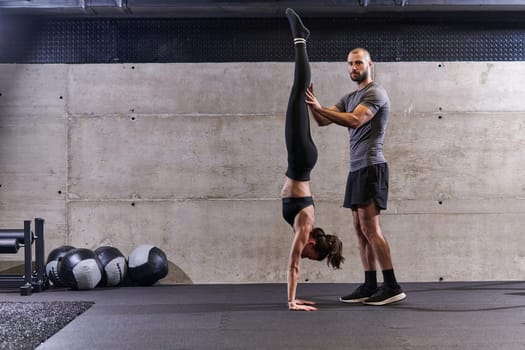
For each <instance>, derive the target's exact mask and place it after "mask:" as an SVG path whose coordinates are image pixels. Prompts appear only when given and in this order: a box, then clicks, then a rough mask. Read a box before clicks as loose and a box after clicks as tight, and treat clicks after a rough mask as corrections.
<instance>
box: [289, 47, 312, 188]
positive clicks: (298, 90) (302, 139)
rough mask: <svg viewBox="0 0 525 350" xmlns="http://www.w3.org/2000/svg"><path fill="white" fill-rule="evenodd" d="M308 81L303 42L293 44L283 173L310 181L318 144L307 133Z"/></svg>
mask: <svg viewBox="0 0 525 350" xmlns="http://www.w3.org/2000/svg"><path fill="white" fill-rule="evenodd" d="M309 84H310V63H309V61H308V54H307V52H306V44H295V72H294V81H293V86H292V91H291V93H290V99H289V101H288V109H287V111H286V124H285V130H284V133H285V137H286V149H287V151H288V169H287V170H286V176H288V177H289V178H290V179H292V180H297V181H309V180H310V172H311V171H312V169H313V167H314V165H315V163H316V162H317V148H316V147H315V144H314V142H313V140H312V136H311V135H310V119H309V117H308V107H307V106H306V103H305V99H306V95H305V92H306V89H307V88H308V85H309Z"/></svg>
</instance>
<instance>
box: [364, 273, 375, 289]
mask: <svg viewBox="0 0 525 350" xmlns="http://www.w3.org/2000/svg"><path fill="white" fill-rule="evenodd" d="M365 287H366V288H368V289H372V290H375V289H377V274H376V272H375V271H365Z"/></svg>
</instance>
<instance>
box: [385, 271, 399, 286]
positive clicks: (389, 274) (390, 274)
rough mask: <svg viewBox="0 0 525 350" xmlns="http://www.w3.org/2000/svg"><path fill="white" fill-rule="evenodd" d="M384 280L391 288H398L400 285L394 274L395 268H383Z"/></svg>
mask: <svg viewBox="0 0 525 350" xmlns="http://www.w3.org/2000/svg"><path fill="white" fill-rule="evenodd" d="M383 282H385V284H386V285H387V286H389V287H391V288H397V287H398V286H399V285H398V284H397V281H396V276H395V275H394V269H392V270H383Z"/></svg>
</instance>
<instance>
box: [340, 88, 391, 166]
mask: <svg viewBox="0 0 525 350" xmlns="http://www.w3.org/2000/svg"><path fill="white" fill-rule="evenodd" d="M360 104H362V105H363V106H365V107H367V108H368V109H369V110H370V111H371V112H372V114H373V115H374V116H373V117H372V119H370V120H369V121H368V122H367V123H365V124H363V125H361V126H360V127H359V128H357V129H352V128H348V132H349V135H350V171H356V170H359V169H362V168H365V167H367V166H369V165H374V164H380V163H386V160H385V157H384V155H383V140H384V138H385V130H386V125H387V122H388V114H389V112H390V99H389V98H388V94H387V93H386V90H385V89H384V88H383V87H382V86H380V85H378V84H376V83H374V82H371V83H370V84H368V85H367V86H366V87H364V88H363V89H361V90H356V91H354V92H351V93H349V94H346V95H344V96H343V97H342V98H341V99H340V100H339V102H338V103H336V104H335V106H336V107H337V109H339V110H340V111H341V112H353V111H354V109H355V108H356V107H357V106H358V105H360Z"/></svg>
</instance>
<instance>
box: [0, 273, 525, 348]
mask: <svg viewBox="0 0 525 350" xmlns="http://www.w3.org/2000/svg"><path fill="white" fill-rule="evenodd" d="M355 287H356V285H355V284H301V285H300V286H299V288H298V292H299V293H298V294H299V297H301V298H304V299H311V300H314V301H316V302H317V303H318V307H319V311H316V312H292V311H288V310H287V307H286V285H285V284H242V285H226V284H224V285H156V286H153V287H123V288H114V289H94V290H89V291H70V290H53V289H50V290H47V291H44V292H42V293H34V294H32V295H31V296H27V297H22V296H20V295H19V294H18V293H16V292H12V293H11V292H1V293H0V301H1V302H42V301H46V302H50V301H60V302H68V301H76V302H78V301H87V302H94V303H95V304H94V305H93V306H92V307H90V308H89V309H87V311H85V312H84V313H82V314H81V315H80V316H78V317H76V318H75V319H74V320H73V321H72V322H70V323H69V324H68V325H67V326H65V327H64V328H63V329H62V330H60V331H59V332H58V333H56V334H55V335H54V336H52V337H51V338H49V339H48V340H47V341H45V342H44V343H43V344H42V345H40V346H39V347H38V348H37V349H39V350H41V349H105V350H109V349H134V350H136V349H360V350H364V349H374V350H377V349H389V350H397V349H476V350H481V349H498V350H509V349H510V350H512V349H525V282H480V283H443V282H442V283H404V284H403V288H404V291H405V292H406V293H407V296H408V297H407V299H406V300H405V301H403V302H401V303H400V304H397V305H390V306H380V307H378V306H365V305H347V304H342V303H340V302H339V301H338V298H339V296H341V295H344V294H347V293H348V292H350V291H351V290H352V289H353V288H355ZM27 331H29V332H30V330H27Z"/></svg>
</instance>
